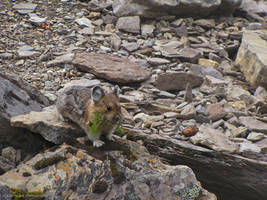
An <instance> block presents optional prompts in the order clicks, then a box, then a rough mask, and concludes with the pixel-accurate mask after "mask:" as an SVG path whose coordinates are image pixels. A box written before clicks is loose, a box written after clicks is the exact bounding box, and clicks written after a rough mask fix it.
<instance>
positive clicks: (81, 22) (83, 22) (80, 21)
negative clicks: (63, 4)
mask: <svg viewBox="0 0 267 200" xmlns="http://www.w3.org/2000/svg"><path fill="white" fill-rule="evenodd" d="M75 22H76V23H77V24H79V25H80V26H82V27H85V26H87V27H94V25H93V24H92V21H91V20H90V19H88V18H86V17H82V18H80V19H76V20H75Z"/></svg>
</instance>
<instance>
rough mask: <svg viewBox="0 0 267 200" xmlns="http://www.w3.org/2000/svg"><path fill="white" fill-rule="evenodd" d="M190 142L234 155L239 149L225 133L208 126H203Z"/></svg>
mask: <svg viewBox="0 0 267 200" xmlns="http://www.w3.org/2000/svg"><path fill="white" fill-rule="evenodd" d="M190 141H191V142H192V143H193V144H200V145H202V146H207V147H209V148H211V149H213V150H215V151H219V152H229V153H234V152H236V151H237V148H238V146H237V144H235V143H234V142H232V141H230V140H229V139H228V138H227V136H225V134H224V133H222V132H221V131H219V130H217V129H213V128H211V127H209V126H208V125H201V126H200V127H199V131H198V132H197V134H196V135H194V136H192V137H190Z"/></svg>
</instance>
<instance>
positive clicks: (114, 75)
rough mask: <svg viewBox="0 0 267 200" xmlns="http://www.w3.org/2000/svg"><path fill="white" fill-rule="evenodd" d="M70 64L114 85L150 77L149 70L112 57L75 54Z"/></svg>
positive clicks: (123, 59) (140, 80)
mask: <svg viewBox="0 0 267 200" xmlns="http://www.w3.org/2000/svg"><path fill="white" fill-rule="evenodd" d="M72 63H73V64H74V65H75V66H76V67H77V68H78V69H80V70H82V71H87V72H90V73H92V74H94V75H95V76H97V77H100V78H104V79H107V80H109V81H112V82H116V83H134V82H142V81H144V80H147V79H148V78H149V77H150V76H151V71H150V70H148V69H145V68H144V67H142V66H141V65H139V64H137V63H135V62H132V61H129V60H128V59H125V58H120V57H117V56H114V55H104V54H97V53H76V55H75V58H74V60H73V61H72Z"/></svg>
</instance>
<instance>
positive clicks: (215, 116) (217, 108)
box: [207, 103, 227, 121]
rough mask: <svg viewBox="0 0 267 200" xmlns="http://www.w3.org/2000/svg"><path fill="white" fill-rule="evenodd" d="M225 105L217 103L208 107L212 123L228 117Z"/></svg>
mask: <svg viewBox="0 0 267 200" xmlns="http://www.w3.org/2000/svg"><path fill="white" fill-rule="evenodd" d="M224 106H225V103H215V104H209V105H207V111H208V113H209V119H210V120H212V121H217V120H219V119H222V118H223V117H225V116H226V114H227V113H226V111H225V109H224Z"/></svg>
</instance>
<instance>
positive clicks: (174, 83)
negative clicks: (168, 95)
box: [155, 72, 203, 91]
mask: <svg viewBox="0 0 267 200" xmlns="http://www.w3.org/2000/svg"><path fill="white" fill-rule="evenodd" d="M202 82H203V78H202V77H200V76H197V75H194V74H191V73H185V72H171V73H162V74H159V75H158V78H157V80H156V82H155V85H156V87H157V88H158V89H160V90H165V91H174V90H175V91H177V90H178V91H179V90H184V89H186V84H187V83H190V84H191V86H192V87H197V86H200V85H201V84H202Z"/></svg>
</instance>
